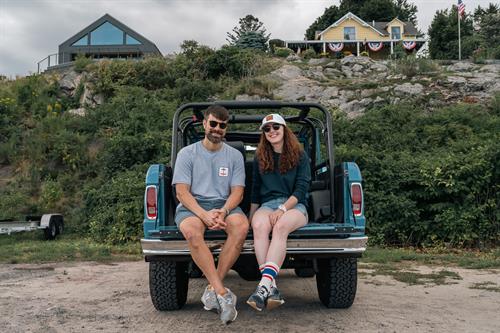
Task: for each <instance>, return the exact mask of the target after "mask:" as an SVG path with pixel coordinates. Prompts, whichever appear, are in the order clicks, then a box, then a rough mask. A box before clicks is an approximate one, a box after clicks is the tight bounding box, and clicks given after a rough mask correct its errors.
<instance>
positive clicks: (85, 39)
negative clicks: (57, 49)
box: [72, 35, 89, 46]
mask: <svg viewBox="0 0 500 333" xmlns="http://www.w3.org/2000/svg"><path fill="white" fill-rule="evenodd" d="M88 38H89V35H85V36H83V37H82V38H80V39H79V40H77V41H76V42H74V43H73V44H72V45H73V46H86V45H87V44H88Z"/></svg>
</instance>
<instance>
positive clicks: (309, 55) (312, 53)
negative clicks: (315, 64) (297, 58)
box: [300, 49, 318, 59]
mask: <svg viewBox="0 0 500 333" xmlns="http://www.w3.org/2000/svg"><path fill="white" fill-rule="evenodd" d="M300 55H301V56H302V58H304V59H311V58H316V57H317V56H318V55H317V54H316V51H314V49H307V50H305V51H303V52H302V53H301V54H300Z"/></svg>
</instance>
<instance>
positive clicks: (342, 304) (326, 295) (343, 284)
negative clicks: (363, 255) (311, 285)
mask: <svg viewBox="0 0 500 333" xmlns="http://www.w3.org/2000/svg"><path fill="white" fill-rule="evenodd" d="M357 279H358V261H357V259H356V258H332V259H323V260H319V261H318V273H317V274H316V285H317V287H318V294H319V299H320V300H321V302H322V303H323V304H324V305H325V306H326V307H327V308H337V309H345V308H348V307H350V306H351V305H352V303H353V302H354V297H355V296H356V287H357Z"/></svg>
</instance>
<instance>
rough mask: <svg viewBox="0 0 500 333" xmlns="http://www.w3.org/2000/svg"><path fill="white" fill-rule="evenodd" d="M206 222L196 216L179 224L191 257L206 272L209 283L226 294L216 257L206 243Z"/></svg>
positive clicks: (219, 291)
mask: <svg viewBox="0 0 500 333" xmlns="http://www.w3.org/2000/svg"><path fill="white" fill-rule="evenodd" d="M205 228H206V226H205V224H204V223H203V222H202V221H201V220H200V219H199V218H198V217H196V216H190V217H188V218H186V219H185V220H183V221H182V222H181V224H180V226H179V229H180V230H181V232H182V234H183V235H184V238H185V239H186V240H187V242H188V246H189V250H190V251H191V257H192V258H193V261H194V262H195V263H196V265H197V266H198V267H199V268H200V270H201V271H202V272H203V274H205V277H206V278H207V280H208V283H209V284H210V285H211V286H212V287H213V288H214V290H215V292H216V293H217V294H219V295H224V294H226V289H225V288H224V285H223V284H222V280H221V279H220V277H219V275H218V274H217V270H216V269H215V263H214V257H213V256H212V252H211V251H210V249H209V248H208V246H207V244H206V243H205V239H204V234H205Z"/></svg>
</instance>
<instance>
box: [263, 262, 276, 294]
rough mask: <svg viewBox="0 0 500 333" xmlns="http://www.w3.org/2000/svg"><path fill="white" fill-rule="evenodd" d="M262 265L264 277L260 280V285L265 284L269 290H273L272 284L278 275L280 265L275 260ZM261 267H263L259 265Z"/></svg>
mask: <svg viewBox="0 0 500 333" xmlns="http://www.w3.org/2000/svg"><path fill="white" fill-rule="evenodd" d="M261 266H263V267H262V270H261V272H262V279H261V280H260V282H259V286H264V287H266V289H267V290H268V291H271V286H272V285H273V281H274V280H275V278H276V276H278V272H279V267H278V265H276V264H275V263H274V262H271V261H268V262H266V263H265V264H264V265H261ZM259 268H261V267H259Z"/></svg>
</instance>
